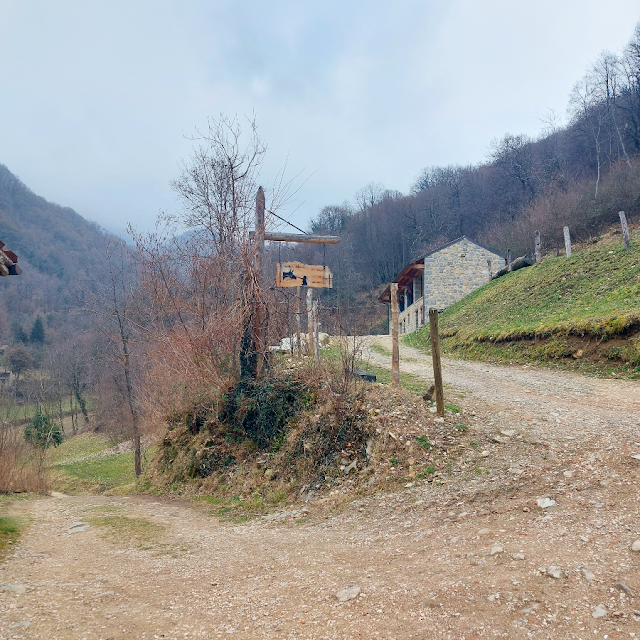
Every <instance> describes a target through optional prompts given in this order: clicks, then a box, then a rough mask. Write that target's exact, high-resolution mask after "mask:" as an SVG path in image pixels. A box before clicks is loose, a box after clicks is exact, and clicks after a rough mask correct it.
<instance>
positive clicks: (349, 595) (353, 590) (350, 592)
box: [336, 584, 361, 602]
mask: <svg viewBox="0 0 640 640" xmlns="http://www.w3.org/2000/svg"><path fill="white" fill-rule="evenodd" d="M360 591H361V589H360V587H358V586H356V585H355V584H350V585H349V586H347V587H345V588H344V589H340V591H338V593H336V598H338V602H347V601H348V600H353V599H354V598H357V597H358V596H359V595H360Z"/></svg>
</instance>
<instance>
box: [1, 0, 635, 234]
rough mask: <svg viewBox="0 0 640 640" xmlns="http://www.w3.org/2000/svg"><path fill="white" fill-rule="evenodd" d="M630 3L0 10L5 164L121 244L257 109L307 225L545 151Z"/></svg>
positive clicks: (12, 4)
mask: <svg viewBox="0 0 640 640" xmlns="http://www.w3.org/2000/svg"><path fill="white" fill-rule="evenodd" d="M639 20H640V2H638V0H608V2H607V3H606V6H605V4H603V3H602V1H601V0H599V1H598V2H596V1H594V0H538V1H537V2H536V3H532V2H523V1H519V0H450V1H443V0H421V1H417V0H415V1H412V0H395V2H393V3H392V2H389V1H385V2H381V1H378V0H353V1H350V0H340V1H337V0H323V1H322V2H316V1H314V0H307V1H306V2H301V1H300V0H297V1H295V2H293V1H291V2H285V1H282V2H279V1H278V0H271V2H265V1H264V0H262V1H260V2H259V1H254V0H245V1H244V2H241V3H240V2H237V1H231V0H228V1H227V0H207V1H205V0H181V1H177V0H126V1H122V0H90V1H87V0H75V1H71V0H55V1H51V0H0V163H2V164H5V165H6V166H7V167H8V168H9V169H10V170H11V171H12V172H13V173H15V174H16V175H18V176H19V177H20V178H21V179H22V181H23V182H25V183H26V184H27V186H29V187H30V188H31V189H32V190H33V191H35V192H36V193H37V194H39V195H42V196H44V197H45V198H47V199H48V200H52V201H54V202H57V203H58V204H61V205H65V206H70V207H73V208H74V209H75V210H76V211H78V213H80V214H81V215H83V216H84V217H85V218H88V219H91V220H95V221H96V222H98V223H99V224H101V225H102V226H103V227H105V228H107V229H109V230H112V231H121V230H122V229H124V227H125V226H126V224H127V222H129V221H131V222H133V223H134V224H135V225H136V226H137V227H138V228H140V229H146V228H150V227H151V226H152V225H153V221H154V219H155V217H156V215H157V213H158V212H159V211H160V210H164V211H168V212H175V211H176V210H177V207H178V204H177V202H176V199H175V197H174V195H173V193H172V191H171V190H170V188H169V186H168V183H169V181H170V180H171V179H173V178H175V177H177V175H178V173H179V166H180V161H181V160H182V159H184V158H187V157H188V155H189V151H190V149H191V146H192V144H193V143H192V142H190V141H188V140H186V139H185V138H184V134H189V133H192V132H193V131H194V128H195V127H203V126H205V125H206V122H207V118H208V117H210V116H214V117H215V116H217V115H218V114H220V113H221V112H223V113H225V114H226V115H228V116H234V115H236V114H237V115H238V116H240V117H242V116H243V115H244V114H246V115H251V114H252V113H253V112H255V115H256V119H257V123H258V126H259V131H260V133H261V135H262V137H263V138H264V140H265V141H266V143H267V144H268V147H269V151H268V154H267V159H266V162H265V166H264V182H265V183H266V184H269V183H270V181H271V180H272V179H273V178H274V176H275V175H276V173H277V171H278V170H279V169H280V168H281V167H282V166H283V165H284V164H285V162H286V163H287V166H288V171H287V175H288V176H289V177H293V176H294V175H295V174H298V173H299V172H303V175H304V176H306V178H307V181H306V182H305V183H304V184H303V186H302V187H301V189H300V191H299V193H298V201H297V203H296V204H297V206H298V210H297V211H296V212H295V213H293V212H292V211H290V212H289V213H288V215H292V216H293V217H292V219H293V220H294V221H295V222H296V223H297V224H299V225H300V224H302V225H306V224H307V223H308V221H309V219H310V218H311V217H312V216H314V215H315V214H316V213H317V212H318V210H319V209H320V208H321V207H322V206H323V205H327V204H334V203H335V204H338V203H341V202H343V201H344V200H350V199H352V198H353V195H354V193H355V192H356V191H357V190H358V189H359V188H360V187H362V186H364V185H365V184H367V183H368V182H371V181H375V182H380V183H382V184H383V185H384V186H385V187H387V188H390V189H396V190H399V191H402V192H407V191H408V190H409V187H410V185H411V183H412V182H413V180H414V179H415V177H416V175H417V174H418V172H419V171H420V169H422V168H423V167H425V166H428V165H434V164H449V163H459V164H467V163H477V162H481V161H482V160H484V159H485V158H486V157H487V153H488V150H489V145H490V143H491V140H492V139H494V138H496V137H502V136H503V135H504V134H505V133H507V132H509V133H513V134H516V133H527V134H530V135H537V134H538V133H539V132H540V130H541V129H542V127H543V125H542V123H541V119H543V118H544V117H545V114H547V113H548V111H549V110H550V109H553V110H555V111H556V112H557V113H558V114H559V115H561V116H563V117H564V115H565V110H566V105H567V97H568V94H569V92H570V90H571V88H572V86H573V84H574V83H575V82H576V81H577V80H579V79H580V77H581V76H582V75H583V74H584V72H585V71H586V68H587V66H588V64H589V62H591V61H592V60H594V59H595V57H596V56H597V55H598V54H599V52H600V51H602V50H603V49H610V50H613V51H620V50H621V49H622V48H623V47H624V45H625V44H626V42H627V41H628V39H629V38H630V36H631V33H632V31H633V28H634V26H635V24H636V22H638V21H639Z"/></svg>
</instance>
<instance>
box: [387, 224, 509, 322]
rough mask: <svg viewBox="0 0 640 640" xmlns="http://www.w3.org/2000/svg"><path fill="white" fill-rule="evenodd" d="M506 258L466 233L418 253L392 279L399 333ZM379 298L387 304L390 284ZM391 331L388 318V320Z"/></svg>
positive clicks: (470, 286)
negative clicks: (397, 304) (442, 245)
mask: <svg viewBox="0 0 640 640" xmlns="http://www.w3.org/2000/svg"><path fill="white" fill-rule="evenodd" d="M504 265H505V259H504V258H503V257H502V256H500V255H498V254H497V253H495V252H493V251H491V250H490V249H487V248H486V247H483V246H481V245H479V244H478V243H477V242H473V240H469V239H468V238H466V237H465V236H462V238H458V239H457V240H454V241H453V242H450V243H449V244H447V245H445V246H444V247H441V248H440V249H435V250H434V251H430V252H429V253H427V254H425V255H423V256H420V257H419V258H417V259H416V260H414V261H413V262H411V263H410V264H408V265H407V266H406V267H405V268H404V269H403V270H402V273H401V274H400V275H399V276H398V277H397V278H396V279H395V280H394V282H397V283H398V303H399V310H400V315H399V322H400V333H411V332H413V331H415V330H416V329H418V328H419V327H420V326H421V325H423V324H424V323H425V320H426V321H427V322H428V311H429V309H438V310H440V311H441V310H443V309H446V308H447V307H449V306H451V305H452V304H454V303H455V302H458V300H461V299H462V298H464V297H465V296H466V295H468V294H469V293H471V292H472V291H475V290H476V289H477V288H478V287H481V286H482V285H483V284H486V283H487V282H489V280H491V277H492V276H493V274H495V273H496V272H497V271H499V270H500V269H502V267H503V266H504ZM380 301H381V302H384V303H386V304H388V305H389V318H391V304H390V303H391V287H390V286H389V287H387V288H386V289H385V291H384V293H383V294H382V295H381V296H380ZM389 333H391V321H389Z"/></svg>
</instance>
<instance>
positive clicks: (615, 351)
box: [409, 233, 640, 375]
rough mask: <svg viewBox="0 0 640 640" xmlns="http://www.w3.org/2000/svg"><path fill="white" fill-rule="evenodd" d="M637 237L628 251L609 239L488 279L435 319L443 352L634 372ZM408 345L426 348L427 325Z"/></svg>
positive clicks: (639, 316)
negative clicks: (571, 253) (491, 279)
mask: <svg viewBox="0 0 640 640" xmlns="http://www.w3.org/2000/svg"><path fill="white" fill-rule="evenodd" d="M638 235H639V234H637V233H636V234H634V235H632V244H631V249H630V250H628V251H625V250H624V249H623V247H622V242H621V239H620V236H619V235H618V236H615V235H609V236H607V237H606V238H604V239H602V240H601V241H600V242H598V243H597V244H594V245H588V246H587V247H585V248H583V249H581V250H580V251H579V252H576V253H574V254H573V256H572V257H571V258H566V257H559V258H556V257H550V258H546V259H545V260H543V261H542V263H541V264H538V265H535V266H533V267H529V268H526V269H521V270H519V271H515V272H513V273H510V274H507V275H506V276H503V277H502V278H499V279H497V280H493V281H492V282H490V283H488V284H487V285H485V286H484V287H482V288H480V289H478V290H477V291H475V292H474V293H472V294H471V295H469V296H467V297H466V298H464V299H463V300H461V301H460V302H458V303H457V304H455V305H453V306H452V307H450V308H449V309H447V310H446V311H445V312H444V313H443V314H441V316H440V322H439V325H440V333H441V338H442V346H443V350H444V351H445V352H448V353H453V354H457V355H460V356H466V357H476V358H488V359H497V360H511V361H518V362H522V361H532V360H537V361H554V362H559V361H563V360H564V361H565V362H571V363H573V364H577V365H580V366H584V365H585V363H590V364H591V365H592V368H593V366H595V368H596V369H597V368H598V366H600V368H601V369H603V370H607V371H608V370H609V369H611V367H617V368H620V369H622V370H625V371H627V372H628V373H630V374H632V375H634V374H636V373H638V372H640V367H639V365H640V340H639V331H640V242H639V240H640V238H638ZM409 341H410V342H411V343H412V344H414V345H415V346H418V347H422V348H425V347H428V346H429V328H428V326H427V327H424V328H423V329H421V330H420V331H418V332H417V333H416V334H413V335H411V336H410V337H409ZM636 367H638V370H637V371H636Z"/></svg>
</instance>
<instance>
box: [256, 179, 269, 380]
mask: <svg viewBox="0 0 640 640" xmlns="http://www.w3.org/2000/svg"><path fill="white" fill-rule="evenodd" d="M264 209H265V199H264V190H263V188H262V187H258V193H257V195H256V224H255V240H256V255H255V270H256V274H255V276H256V279H257V286H258V288H259V289H261V280H262V263H263V256H264ZM253 304H254V311H253V320H254V325H253V335H254V341H255V348H256V351H257V356H258V357H257V374H258V375H260V372H261V371H262V365H263V360H264V355H265V352H266V335H265V327H264V319H265V315H264V309H263V308H262V304H263V300H262V295H259V296H255V297H254V302H253Z"/></svg>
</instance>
